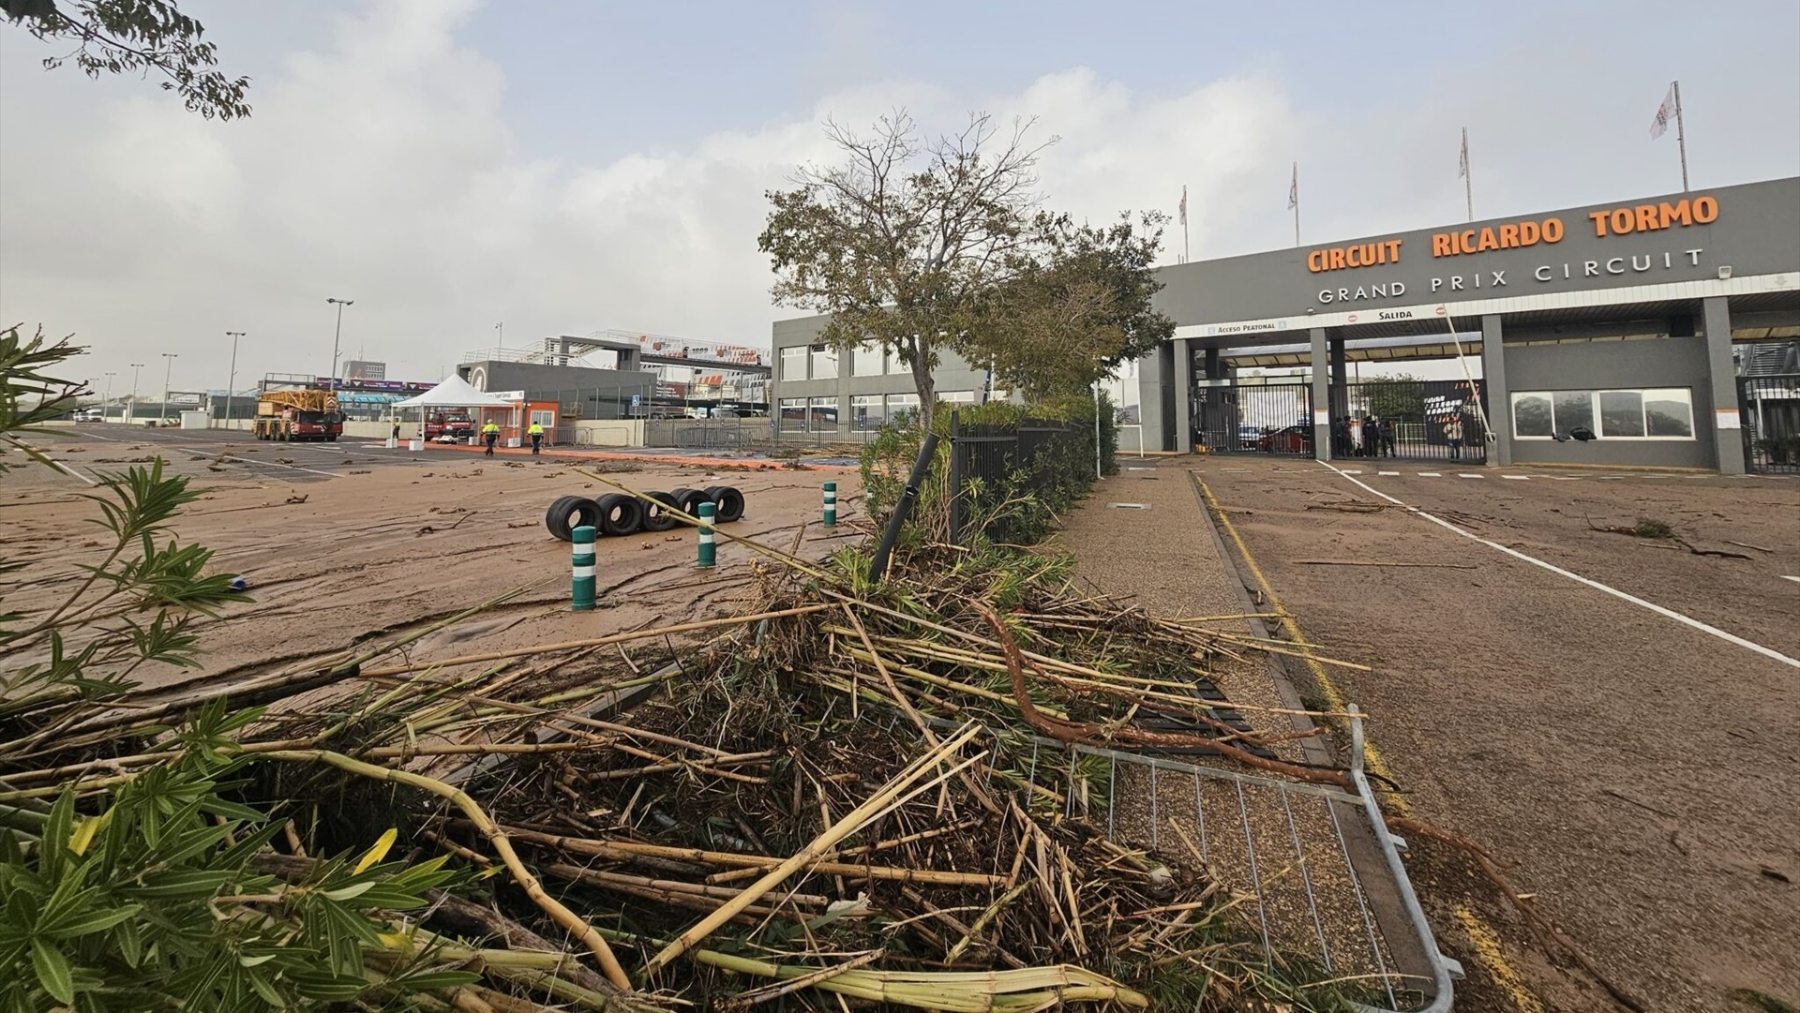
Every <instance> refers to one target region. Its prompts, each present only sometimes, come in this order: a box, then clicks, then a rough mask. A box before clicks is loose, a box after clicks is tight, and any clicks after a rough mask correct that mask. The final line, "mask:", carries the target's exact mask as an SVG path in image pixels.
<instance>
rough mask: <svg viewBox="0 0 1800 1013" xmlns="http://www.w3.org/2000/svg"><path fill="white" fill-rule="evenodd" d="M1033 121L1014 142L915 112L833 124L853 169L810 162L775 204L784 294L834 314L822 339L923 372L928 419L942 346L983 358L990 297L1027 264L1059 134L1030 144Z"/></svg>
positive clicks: (778, 292)
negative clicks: (934, 132) (942, 129)
mask: <svg viewBox="0 0 1800 1013" xmlns="http://www.w3.org/2000/svg"><path fill="white" fill-rule="evenodd" d="M1032 123H1033V121H1030V120H1018V121H1015V122H1014V123H1013V126H1012V130H1011V132H1010V133H1009V134H1007V135H1005V136H1004V137H1003V136H1002V135H1001V134H1000V131H999V128H997V127H996V126H995V124H994V122H993V119H992V118H991V117H989V116H987V115H985V114H975V115H971V116H970V117H969V122H968V125H967V126H966V127H964V128H963V129H962V130H961V131H960V132H958V133H955V134H946V135H941V136H938V137H937V138H935V139H931V140H925V139H922V138H921V136H920V133H919V129H918V126H917V124H916V123H915V122H914V121H913V119H912V117H911V116H909V115H907V113H906V112H905V111H903V110H902V111H899V112H896V113H894V114H893V115H891V116H887V117H883V118H882V119H881V120H880V121H879V122H878V123H877V124H876V125H875V127H874V129H873V130H872V131H871V132H870V133H868V134H866V135H865V134H860V133H856V132H854V131H852V130H850V129H848V128H846V127H844V126H842V125H840V124H837V123H835V122H828V123H827V124H826V133H827V136H829V137H830V139H831V141H832V142H833V143H834V144H835V145H836V146H837V147H838V149H839V150H840V151H841V152H842V153H843V155H844V156H845V160H844V162H843V163H842V164H839V165H836V166H833V167H829V168H824V167H819V166H803V167H801V168H800V170H799V171H798V172H797V173H796V174H795V176H794V177H793V179H792V182H793V183H794V184H795V189H792V190H782V191H771V192H770V193H769V195H768V197H769V200H770V202H771V203H772V204H773V205H774V208H773V210H772V211H771V212H770V213H769V220H768V225H767V227H766V228H765V229H764V230H763V232H762V235H761V236H759V237H758V239H757V247H758V248H759V249H760V250H762V252H764V253H767V254H769V256H770V259H771V260H772V261H773V264H774V268H775V272H776V274H777V276H778V279H779V280H778V281H777V282H776V284H775V286H774V288H773V295H774V297H775V300H776V301H777V302H778V303H781V304H783V305H788V306H795V307H799V308H803V309H811V310H814V311H817V312H820V313H829V314H831V317H832V319H831V322H830V323H829V324H828V325H827V326H826V328H825V331H824V333H823V334H822V335H821V337H822V340H824V341H825V342H826V343H828V344H831V345H833V346H835V347H837V348H840V349H847V348H850V347H852V346H855V345H857V344H859V343H861V342H864V341H875V342H878V343H880V344H881V345H882V346H883V347H884V348H886V349H888V350H890V351H892V352H893V353H894V354H895V356H896V357H898V358H899V360H900V361H901V362H904V363H906V365H907V367H908V368H909V369H910V370H911V372H912V377H913V386H914V387H915V388H916V389H917V390H918V393H919V406H920V407H919V410H920V412H921V421H923V422H924V423H925V424H926V425H929V424H930V422H931V418H932V413H933V407H934V402H935V398H936V393H937V392H936V390H935V389H934V387H933V383H932V375H931V371H932V368H933V367H934V366H936V365H937V364H938V362H939V357H940V354H941V353H942V351H943V350H944V349H950V350H953V351H957V352H959V353H963V354H964V356H965V358H971V359H975V361H983V360H984V359H985V357H984V356H983V357H981V358H977V356H978V355H979V351H978V350H979V349H980V348H981V346H982V335H983V333H984V332H985V331H987V330H988V329H989V328H990V326H991V324H992V316H991V314H993V313H994V312H996V308H997V305H996V300H995V299H994V298H993V295H994V293H995V292H996V291H998V289H999V287H1000V286H1002V285H1004V284H1005V283H1007V282H1008V281H1010V280H1012V279H1013V278H1014V277H1017V276H1018V275H1019V273H1020V272H1021V271H1022V270H1023V269H1024V268H1025V266H1026V265H1028V264H1029V263H1030V250H1031V249H1032V248H1033V246H1034V244H1035V243H1036V242H1037V241H1038V240H1037V234H1036V233H1035V231H1034V224H1035V221H1036V219H1037V217H1038V216H1037V215H1036V211H1037V208H1038V206H1039V205H1040V203H1041V197H1040V196H1039V195H1038V193H1037V191H1036V186H1037V175H1036V172H1035V168H1036V164H1037V159H1038V156H1039V154H1040V153H1042V152H1043V150H1044V149H1045V148H1046V147H1048V146H1049V145H1050V144H1053V143H1055V139H1054V138H1052V139H1051V140H1049V141H1047V142H1045V143H1043V144H1031V143H1028V141H1027V139H1026V135H1027V134H1028V133H1029V131H1030V129H1031V127H1032Z"/></svg>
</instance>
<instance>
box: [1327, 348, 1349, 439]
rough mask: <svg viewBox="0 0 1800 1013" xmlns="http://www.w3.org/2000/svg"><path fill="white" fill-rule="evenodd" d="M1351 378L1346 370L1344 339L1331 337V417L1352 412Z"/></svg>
mask: <svg viewBox="0 0 1800 1013" xmlns="http://www.w3.org/2000/svg"><path fill="white" fill-rule="evenodd" d="M1349 384H1350V380H1349V375H1348V374H1347V373H1346V372H1345V371H1344V339H1343V338H1332V339H1331V417H1332V418H1334V419H1341V418H1343V417H1344V416H1346V415H1348V414H1350V386H1349Z"/></svg>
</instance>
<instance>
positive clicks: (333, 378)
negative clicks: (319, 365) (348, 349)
mask: <svg viewBox="0 0 1800 1013" xmlns="http://www.w3.org/2000/svg"><path fill="white" fill-rule="evenodd" d="M325 302H326V303H327V304H329V305H333V306H336V307H337V329H336V330H334V331H332V332H331V375H330V377H329V379H328V380H327V381H326V382H327V383H328V384H329V385H330V387H331V390H332V393H334V394H335V393H336V392H337V385H338V383H337V362H338V340H339V339H340V338H342V337H343V336H344V307H346V306H354V305H356V300H354V299H337V298H329V299H326V300H325Z"/></svg>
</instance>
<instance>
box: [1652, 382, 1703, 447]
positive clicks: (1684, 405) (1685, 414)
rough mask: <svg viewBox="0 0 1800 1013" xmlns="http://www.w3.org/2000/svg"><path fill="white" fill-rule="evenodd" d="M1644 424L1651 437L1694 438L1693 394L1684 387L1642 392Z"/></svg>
mask: <svg viewBox="0 0 1800 1013" xmlns="http://www.w3.org/2000/svg"><path fill="white" fill-rule="evenodd" d="M1644 423H1645V426H1646V428H1647V429H1648V435H1649V436H1651V437H1662V438H1664V439H1676V440H1691V439H1693V438H1694V401H1693V394H1692V392H1690V391H1689V390H1688V389H1687V388H1685V387H1668V388H1660V389H1656V390H1647V391H1644Z"/></svg>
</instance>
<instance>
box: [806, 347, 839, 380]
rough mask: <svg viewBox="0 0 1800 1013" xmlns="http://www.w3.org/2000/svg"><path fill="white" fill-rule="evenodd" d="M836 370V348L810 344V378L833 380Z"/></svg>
mask: <svg viewBox="0 0 1800 1013" xmlns="http://www.w3.org/2000/svg"><path fill="white" fill-rule="evenodd" d="M837 370H838V350H837V349H835V348H833V347H831V346H830V345H814V346H812V378H813V379H815V380H835V379H837Z"/></svg>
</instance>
